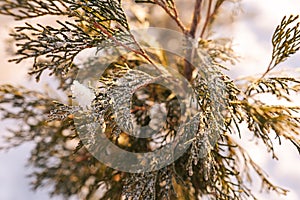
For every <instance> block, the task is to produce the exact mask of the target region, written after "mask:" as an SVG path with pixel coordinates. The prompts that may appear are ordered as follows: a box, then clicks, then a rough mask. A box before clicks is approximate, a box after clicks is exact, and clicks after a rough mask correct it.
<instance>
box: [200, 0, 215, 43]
mask: <svg viewBox="0 0 300 200" xmlns="http://www.w3.org/2000/svg"><path fill="white" fill-rule="evenodd" d="M211 6H212V0H209V2H208V6H207V13H206V19H205V22H204V25H203V28H202V31H201V34H200V37H201V38H203V35H204V33H205V30H206V28H207V26H208V24H209V21H210V18H211V17H212V16H213V15H212V14H210V12H211Z"/></svg>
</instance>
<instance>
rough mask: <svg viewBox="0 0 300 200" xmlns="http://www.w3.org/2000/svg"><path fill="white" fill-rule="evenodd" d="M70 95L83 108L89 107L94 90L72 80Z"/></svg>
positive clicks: (93, 96) (93, 97)
mask: <svg viewBox="0 0 300 200" xmlns="http://www.w3.org/2000/svg"><path fill="white" fill-rule="evenodd" d="M71 90H72V96H73V98H74V100H75V102H76V103H78V104H79V105H80V106H81V107H82V108H83V109H86V108H88V107H90V105H91V103H92V101H93V100H94V99H95V97H96V96H95V94H94V92H93V91H92V90H91V89H89V88H87V87H86V86H84V85H82V84H81V83H79V82H78V81H74V83H73V85H72V86H71Z"/></svg>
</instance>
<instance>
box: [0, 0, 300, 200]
mask: <svg viewBox="0 0 300 200" xmlns="http://www.w3.org/2000/svg"><path fill="white" fill-rule="evenodd" d="M183 2H184V3H183V4H182V5H181V6H180V13H181V15H182V16H183V17H184V18H187V19H189V15H190V13H191V12H192V10H190V9H191V8H192V7H193V6H192V5H193V2H194V1H193V0H189V1H183ZM187 2H189V3H187ZM190 2H192V3H190ZM228 6H229V7H231V8H232V7H233V12H232V10H230V12H229V11H228V12H227V13H226V12H224V14H228V15H227V16H226V17H225V18H226V20H223V24H222V21H221V22H220V27H222V28H220V29H216V30H215V33H214V35H216V36H218V37H228V38H230V39H232V42H233V43H232V44H233V48H234V50H235V51H236V52H237V54H238V56H239V63H237V64H236V65H235V66H233V67H232V68H231V71H230V72H228V75H229V76H230V77H232V78H238V77H240V76H246V75H247V76H248V75H255V74H259V73H263V72H264V71H265V70H266V67H267V65H268V62H269V61H270V58H271V52H272V46H271V37H272V34H273V31H274V30H275V28H276V26H277V25H278V24H279V23H280V21H281V19H282V17H283V16H284V15H290V14H295V15H296V14H300V2H299V0H289V1H283V0H264V1H261V0H241V1H240V2H238V3H235V4H228ZM155 14H157V15H159V13H155ZM33 22H34V21H33ZM0 23H1V26H0V35H1V38H0V49H1V51H0V84H4V83H5V84H13V85H22V86H26V87H30V88H36V89H37V90H43V88H44V87H45V82H46V81H44V82H43V81H41V82H39V83H35V81H34V79H33V80H31V79H29V77H28V76H27V69H28V66H29V65H30V64H29V63H27V64H26V62H22V63H21V64H19V65H15V64H13V63H9V62H8V61H7V60H8V59H9V58H10V54H11V52H13V51H14V49H11V46H10V45H9V39H10V38H9V36H8V34H9V32H10V31H11V29H12V27H13V26H15V25H17V24H21V22H14V21H13V19H12V18H10V17H5V16H2V15H0ZM39 23H40V21H39ZM162 26H163V24H162ZM280 68H281V69H285V68H292V69H294V71H295V74H296V72H297V73H299V70H297V68H300V52H298V53H297V54H296V55H294V56H293V57H291V58H290V59H289V60H288V61H287V62H285V63H283V64H282V65H280ZM295 74H290V75H291V76H293V75H295ZM41 80H43V78H42V79H41ZM296 99H297V97H296ZM298 99H300V98H298ZM297 103H298V102H297ZM299 104H300V100H299ZM299 104H298V105H299ZM10 125H13V122H11V124H9V123H5V124H4V123H1V122H0V131H1V134H0V136H2V135H5V134H7V132H6V130H5V127H6V126H10ZM245 135H246V134H245ZM0 138H1V137H0ZM251 139H252V138H247V137H243V138H242V140H239V141H240V142H242V143H244V144H245V145H246V147H247V148H246V149H247V150H248V152H249V154H250V155H251V156H252V157H253V159H254V161H256V162H257V163H258V164H259V165H261V166H262V167H263V169H265V172H267V174H268V175H269V176H270V177H271V178H270V179H271V180H272V181H273V182H274V183H275V184H277V185H280V186H282V187H283V188H286V189H288V190H289V191H290V192H289V193H288V195H287V196H277V195H276V193H271V194H259V190H260V184H261V183H260V181H259V180H258V179H257V180H254V183H253V187H254V188H255V189H256V191H257V194H258V195H257V196H258V197H259V199H276V200H281V199H282V200H299V199H300V156H299V153H298V151H297V149H296V148H295V147H294V146H293V145H292V144H291V143H290V142H289V141H285V140H282V144H281V145H279V144H278V142H274V145H275V152H276V153H277V156H278V158H279V160H272V159H271V155H270V154H269V153H268V152H267V151H266V149H265V148H264V146H263V145H262V144H261V143H256V142H254V141H251ZM2 144H3V140H1V139H0V145H2ZM33 146H34V144H30V143H26V144H23V145H21V146H19V147H17V148H13V149H11V150H9V151H7V152H3V151H0V200H23V199H31V200H37V199H39V200H40V199H43V200H47V199H62V198H60V197H51V198H50V197H49V196H48V192H49V190H50V189H51V188H45V189H42V190H38V191H36V192H34V191H32V190H31V189H30V179H28V178H26V176H27V175H28V174H30V172H31V171H32V169H31V168H30V167H28V166H26V164H27V162H26V161H27V159H28V158H29V156H30V151H31V149H32V148H33ZM49 187H51V186H49Z"/></svg>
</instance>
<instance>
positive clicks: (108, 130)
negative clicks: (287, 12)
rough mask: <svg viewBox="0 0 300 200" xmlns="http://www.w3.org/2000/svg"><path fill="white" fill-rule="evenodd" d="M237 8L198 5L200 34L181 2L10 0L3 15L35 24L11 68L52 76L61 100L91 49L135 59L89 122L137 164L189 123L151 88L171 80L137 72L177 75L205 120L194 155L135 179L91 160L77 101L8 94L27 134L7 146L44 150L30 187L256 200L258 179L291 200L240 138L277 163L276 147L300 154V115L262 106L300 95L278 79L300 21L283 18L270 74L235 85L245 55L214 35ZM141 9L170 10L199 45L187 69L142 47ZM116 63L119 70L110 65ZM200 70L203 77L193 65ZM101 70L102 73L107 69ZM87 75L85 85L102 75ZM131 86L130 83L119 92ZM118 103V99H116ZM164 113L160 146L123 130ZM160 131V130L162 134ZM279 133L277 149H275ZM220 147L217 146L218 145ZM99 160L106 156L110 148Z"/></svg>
mask: <svg viewBox="0 0 300 200" xmlns="http://www.w3.org/2000/svg"><path fill="white" fill-rule="evenodd" d="M189 3H193V2H192V1H190V2H189ZM226 3H232V1H226V0H207V1H201V0H196V1H195V6H194V12H193V14H192V20H191V23H190V24H184V23H183V22H182V21H181V19H180V17H179V16H180V15H179V12H178V9H177V5H176V2H175V1H173V0H145V1H140V0H136V1H121V0H93V1H87V0H75V1H69V0H53V1H48V0H0V14H2V15H8V16H11V17H13V18H14V19H15V20H22V21H23V22H24V24H23V25H22V26H18V27H15V31H14V33H12V34H11V36H12V37H13V38H14V41H15V42H16V45H17V51H16V57H15V58H13V59H12V60H11V61H12V62H16V63H20V62H22V61H24V60H28V59H29V60H32V61H33V64H32V67H31V68H30V71H29V74H30V75H32V76H34V77H35V78H36V80H37V81H39V79H40V77H41V74H42V73H49V72H50V75H52V76H53V77H55V79H57V80H58V81H59V83H60V84H59V88H58V89H59V90H61V91H63V92H65V93H66V94H67V95H70V88H71V85H72V83H73V82H74V80H75V79H76V76H77V74H78V71H79V66H78V65H76V62H74V61H75V60H74V59H75V57H76V56H77V55H78V54H79V53H80V52H82V51H83V50H85V49H88V48H92V47H95V48H98V50H99V51H100V50H101V48H103V44H106V45H111V46H121V47H122V48H125V49H126V50H127V51H128V52H129V53H128V54H124V55H122V56H120V57H118V59H117V60H115V61H114V62H112V63H110V65H109V67H108V68H107V69H106V70H105V72H104V74H103V75H102V76H101V77H97V81H98V82H99V85H100V86H98V88H94V90H95V96H93V98H92V106H91V108H90V110H89V115H90V116H91V118H95V119H100V118H101V119H103V121H101V123H102V124H105V126H104V128H103V129H104V132H105V135H106V136H107V138H109V139H110V140H111V142H112V143H114V144H115V145H118V146H120V147H121V148H123V149H125V150H128V151H131V152H147V151H152V150H153V148H154V147H155V148H158V149H159V148H162V147H163V146H164V145H167V143H168V142H170V141H172V138H174V137H175V136H176V135H177V134H178V133H177V132H178V126H179V124H180V117H181V116H180V113H181V111H180V106H179V105H178V101H177V98H176V95H174V93H173V92H172V91H171V90H169V89H167V88H164V87H162V86H160V85H157V84H151V80H152V79H153V77H155V78H161V77H160V76H159V75H154V76H153V77H152V76H149V75H146V74H145V73H142V72H141V71H139V70H137V69H135V68H136V67H137V66H140V65H142V64H151V65H152V66H154V67H157V63H158V64H161V65H169V66H171V67H172V68H174V69H176V70H177V71H179V72H180V73H181V74H182V75H183V76H184V77H185V78H186V80H187V81H189V83H190V84H191V85H192V87H193V91H194V92H195V94H196V97H195V98H194V99H193V101H194V102H196V104H197V106H198V107H199V108H200V109H199V110H200V111H199V113H197V116H198V124H197V126H196V127H197V130H196V131H195V133H194V135H193V137H192V139H191V140H190V141H189V142H190V143H191V145H190V147H189V148H188V150H187V151H186V152H185V153H184V154H183V155H182V156H181V157H180V158H179V159H177V160H176V161H175V162H174V163H172V164H170V165H168V166H166V167H163V168H162V169H159V170H155V171H150V172H144V173H143V172H141V173H128V172H122V171H118V170H115V169H113V168H110V167H108V166H106V165H104V164H102V163H101V162H99V161H98V160H97V159H95V158H94V157H93V156H92V155H91V153H90V152H89V151H88V150H87V149H86V146H85V145H84V143H85V142H87V143H90V144H93V142H95V141H97V133H95V135H93V137H91V135H87V136H86V137H85V138H79V134H78V127H76V126H75V122H74V121H76V113H77V112H80V110H81V108H80V105H72V103H71V97H70V99H69V101H68V102H63V100H62V99H57V98H53V97H50V96H49V95H48V93H47V92H46V91H45V93H42V92H37V91H32V90H31V89H28V88H24V87H20V86H12V85H1V86H0V106H1V107H0V113H1V119H2V120H16V121H18V122H21V123H20V124H21V125H20V126H17V127H11V128H10V129H9V131H10V132H11V135H10V136H9V137H7V144H8V145H7V147H3V148H11V147H14V146H18V145H20V144H22V143H24V142H29V141H34V142H35V143H36V145H35V148H34V149H33V150H32V152H31V157H30V159H29V163H30V165H32V166H34V169H35V171H34V172H33V173H32V174H31V175H30V176H31V179H32V186H33V188H34V189H37V188H40V187H43V186H45V185H48V184H50V185H53V186H54V188H53V190H52V192H51V195H63V196H64V197H65V198H66V199H68V198H69V197H70V196H74V195H76V196H78V197H79V198H81V199H114V200H115V199H133V200H138V199H201V198H202V197H204V196H206V197H208V198H211V199H224V200H225V199H249V198H253V199H255V195H254V194H253V192H252V190H251V188H250V187H249V183H251V182H252V178H253V176H255V175H254V174H257V176H258V177H259V178H260V179H261V182H262V187H263V188H265V189H267V190H268V191H275V192H278V193H279V194H285V193H286V192H287V191H286V190H285V189H283V188H281V187H278V186H276V185H274V184H273V183H272V182H271V181H270V180H269V179H268V177H267V175H266V174H265V173H264V172H263V170H262V169H261V168H260V167H259V166H258V165H257V164H256V163H255V162H254V161H253V160H252V158H251V157H250V156H249V155H248V154H247V152H246V150H245V149H244V148H243V146H241V145H240V144H239V143H238V142H237V141H235V140H234V139H233V137H232V136H233V135H235V134H238V135H239V136H240V137H241V138H243V135H245V134H253V137H254V138H256V139H257V140H261V141H262V142H263V143H264V144H265V146H266V147H267V149H268V150H269V151H270V152H271V154H272V156H273V158H276V155H275V153H274V148H273V142H274V141H276V140H278V141H279V142H280V141H281V140H282V139H287V140H290V141H291V142H292V143H291V144H293V145H295V147H296V148H298V150H299V151H300V139H299V127H300V121H299V120H300V119H299V115H297V113H298V112H299V111H300V107H297V106H287V105H285V104H276V105H273V104H268V103H266V102H263V101H262V100H261V98H260V97H261V95H265V94H269V95H270V96H272V98H274V99H278V100H285V101H288V102H291V101H292V100H291V95H294V94H297V93H298V92H299V90H300V80H299V79H297V77H290V76H281V75H277V74H275V75H274V74H273V75H272V74H271V73H270V72H271V71H272V70H273V69H274V68H275V67H276V66H278V64H280V63H282V62H284V61H285V60H286V59H287V58H288V57H289V56H291V55H292V54H295V53H296V52H297V51H298V49H299V47H300V45H299V44H300V29H299V23H297V20H298V16H286V17H284V18H283V19H282V21H281V23H280V24H279V25H278V27H277V28H276V29H275V32H274V35H273V37H272V44H273V52H272V55H271V60H270V64H269V66H266V72H265V73H264V74H262V75H261V76H258V77H247V78H245V79H239V80H232V79H231V78H230V77H229V76H227V75H226V73H227V71H226V69H227V67H226V65H227V64H228V65H229V64H232V63H234V62H235V61H236V56H235V53H234V52H233V50H232V48H231V47H230V45H229V44H230V43H229V42H228V40H224V39H222V38H215V37H212V36H213V35H212V34H211V31H210V30H211V29H213V28H214V26H215V23H214V22H215V20H216V19H217V18H218V14H219V12H221V11H222V7H223V6H224V5H225V4H226ZM130 7H134V8H138V9H140V10H143V11H145V12H146V11H148V12H150V10H151V9H158V8H159V9H162V10H163V11H164V12H165V13H166V16H168V17H169V20H170V22H172V23H173V22H175V23H174V24H175V25H176V27H175V29H176V30H178V31H181V32H182V34H184V35H185V36H186V37H187V38H192V39H195V41H197V44H196V45H195V44H192V45H190V46H189V45H187V46H188V47H189V48H186V51H185V55H184V56H183V58H181V59H178V58H176V59H175V58H174V59H172V62H170V61H169V60H167V59H166V57H167V56H166V54H167V52H164V51H163V50H161V51H154V50H153V51H151V50H147V51H146V50H144V49H143V47H142V46H141V45H140V44H139V43H138V42H137V41H136V40H135V38H134V35H133V34H132V32H131V26H135V27H143V26H147V25H148V24H149V22H147V19H149V20H150V19H151V16H149V15H147V13H144V15H145V17H141V16H140V15H139V14H138V12H135V11H133V9H130ZM43 17H55V19H57V20H56V24H54V25H53V24H52V25H51V26H50V25H46V24H42V23H33V22H31V23H29V22H28V20H29V19H36V20H38V19H40V18H43ZM154 18H155V16H154ZM150 21H151V20H150ZM154 22H155V20H154ZM152 23H153V22H152ZM154 25H155V24H154ZM187 41H188V40H187ZM149 42H150V41H149ZM187 44H188V42H187ZM144 45H145V44H144ZM146 45H148V46H151V44H150V43H149V44H146ZM171 57H172V56H171ZM105 59H106V62H109V61H110V58H109V57H107V58H105ZM191 59H192V60H196V61H197V62H195V63H198V65H199V66H193V65H192V64H191V63H189V62H187V60H191ZM90 62H94V64H95V63H98V64H99V67H101V62H100V63H99V61H97V60H96V61H90ZM102 64H103V63H102ZM158 69H160V68H158ZM81 73H82V72H81ZM85 73H86V74H84V75H83V77H84V76H89V73H92V72H89V71H88V70H87V71H86V72H85ZM120 79H121V80H123V82H122V81H121V82H120V81H118V80H120ZM149 83H150V84H149ZM120 88H123V89H124V90H125V91H128V93H127V94H132V95H133V96H132V99H131V100H132V106H131V109H130V110H129V112H130V113H131V115H128V116H126V112H125V111H126V108H124V109H123V107H122V106H123V105H124V104H127V103H128V102H127V101H125V98H128V97H127V96H126V95H125V96H118V92H120V91H121V90H120ZM123 89H122V90H123ZM111 93H113V94H115V95H114V96H117V97H118V99H117V100H116V99H112V98H111V95H110V94H111ZM112 104H115V105H112ZM116 105H117V106H116ZM154 108H155V109H156V110H155V112H156V113H159V112H161V113H163V112H166V113H167V115H166V119H165V120H164V121H165V122H164V125H163V128H162V129H161V130H159V131H158V133H157V134H156V135H154V136H153V137H151V138H146V139H141V138H136V137H133V136H130V135H128V134H127V133H126V132H124V131H123V129H121V128H120V127H119V125H120V124H121V125H122V126H123V127H125V128H127V129H128V130H129V129H131V128H132V126H133V124H131V123H129V122H128V118H130V117H133V118H134V119H135V120H134V123H136V124H138V125H141V126H145V125H148V124H149V123H151V120H150V117H149V116H150V115H151V112H152V111H153V110H152V111H151V109H154ZM114 111H117V112H118V113H117V114H118V116H121V117H118V116H116V115H115V113H114ZM127 111H128V110H127ZM127 114H128V112H127ZM122 116H123V117H122ZM124 116H125V117H124ZM77 120H78V119H77ZM79 120H80V119H79ZM242 123H246V124H247V125H248V126H247V127H248V129H249V131H247V132H245V133H244V130H241V129H240V127H241V124H242ZM151 126H152V127H153V128H154V129H155V126H156V125H155V124H154V125H153V124H152V125H151ZM127 129H126V130H127ZM274 133H275V135H276V138H275V139H273V138H272V134H274ZM95 138H96V139H95ZM214 138H217V140H216V141H213V140H214ZM82 140H86V141H85V142H83V141H82ZM74 144H76V145H74ZM153 146H154V147H153ZM100 148H101V151H106V149H105V147H100ZM203 152H206V154H205V156H203ZM141 164H142V163H141ZM149 167H150V168H151V166H149ZM253 172H254V173H253Z"/></svg>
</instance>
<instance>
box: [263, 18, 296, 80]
mask: <svg viewBox="0 0 300 200" xmlns="http://www.w3.org/2000/svg"><path fill="white" fill-rule="evenodd" d="M298 18H299V15H296V16H293V15H290V16H289V17H288V18H287V17H286V16H285V17H284V18H283V19H282V21H281V23H280V25H278V26H277V28H276V30H275V32H274V34H273V37H272V45H273V52H272V59H271V61H270V63H269V65H268V68H267V70H266V71H265V72H264V73H263V75H262V77H261V78H263V77H265V76H266V75H267V74H268V73H269V72H270V71H271V70H273V69H274V68H275V67H276V66H277V65H278V64H279V63H282V62H284V61H285V60H286V59H287V58H288V57H290V56H291V55H293V54H295V53H296V52H297V51H298V50H299V48H300V28H299V22H298V23H297V24H296V25H294V26H292V27H290V26H291V25H292V24H293V23H294V22H295V21H296V20H297V19H298Z"/></svg>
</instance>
